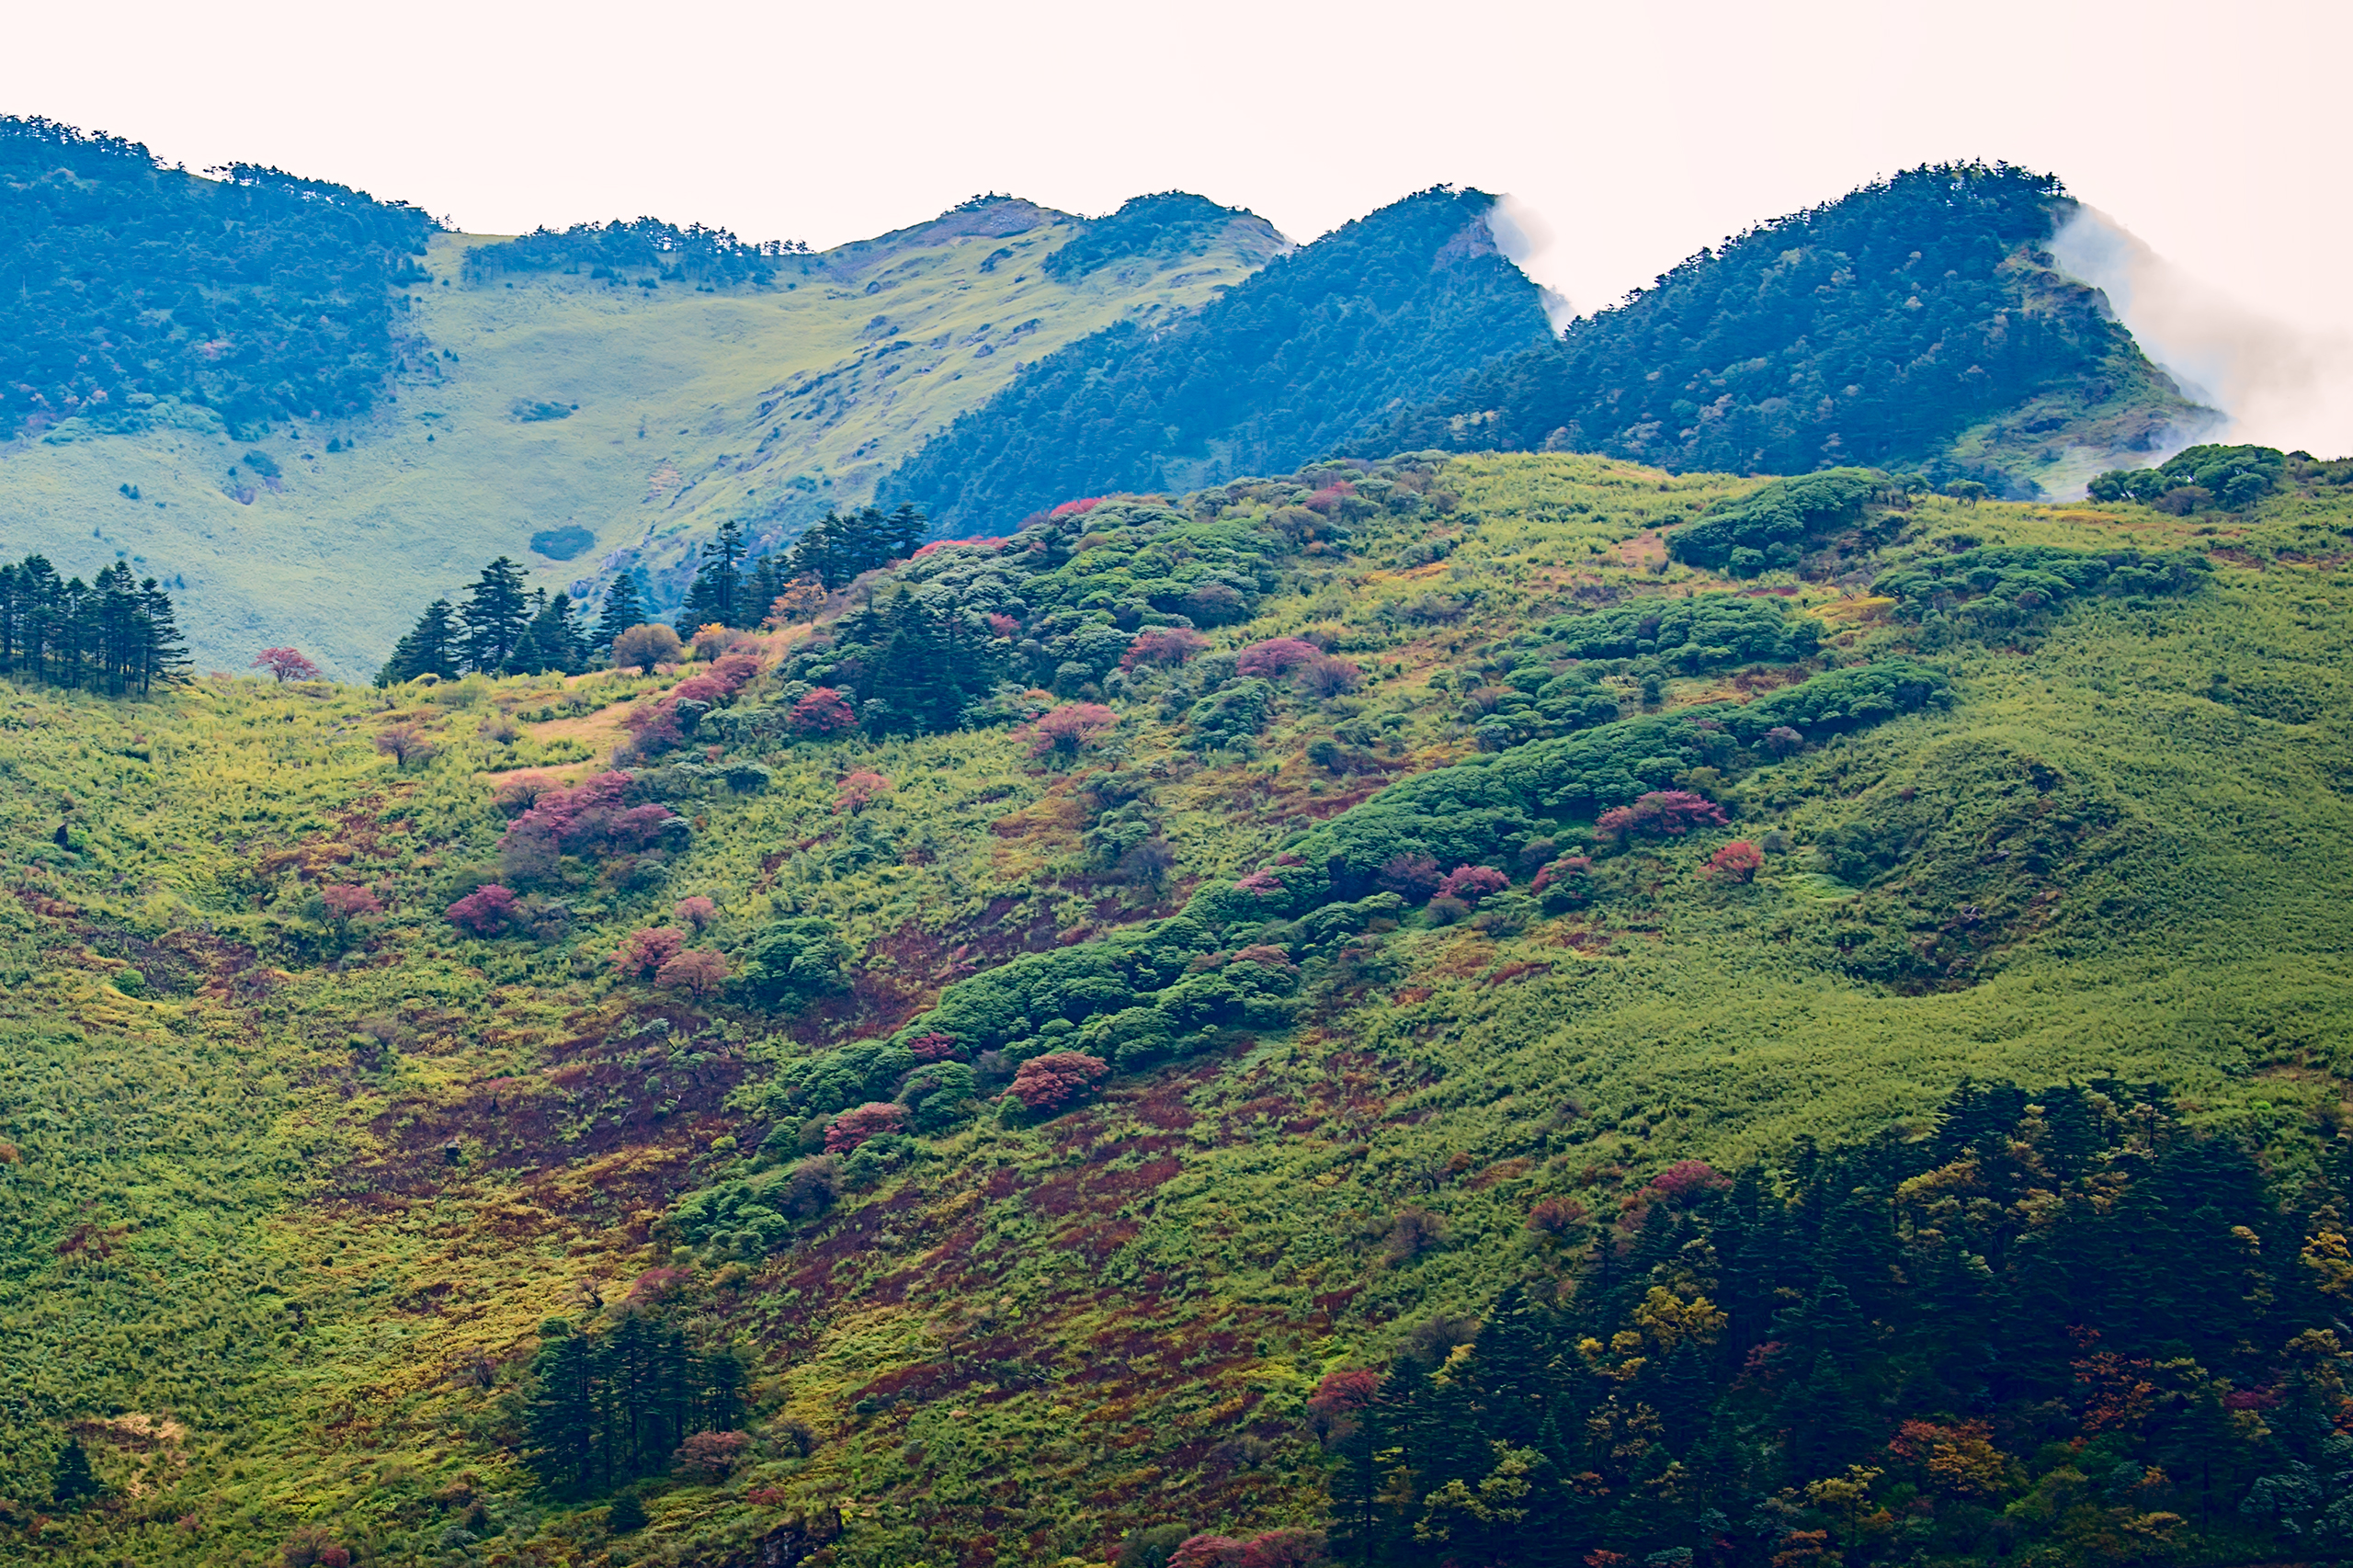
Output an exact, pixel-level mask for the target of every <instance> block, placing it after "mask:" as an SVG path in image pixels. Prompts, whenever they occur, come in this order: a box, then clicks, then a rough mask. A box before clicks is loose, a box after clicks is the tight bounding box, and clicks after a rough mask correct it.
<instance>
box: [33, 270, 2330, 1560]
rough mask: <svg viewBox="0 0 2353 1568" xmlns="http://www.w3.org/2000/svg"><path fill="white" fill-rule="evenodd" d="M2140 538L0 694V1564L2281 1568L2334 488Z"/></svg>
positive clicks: (1962, 514) (1323, 480) (1611, 517)
mask: <svg viewBox="0 0 2353 1568" xmlns="http://www.w3.org/2000/svg"><path fill="white" fill-rule="evenodd" d="M458 243H459V242H455V241H451V242H447V243H446V244H445V248H444V250H443V251H442V252H441V253H440V254H438V255H437V256H436V258H435V262H434V265H435V266H436V267H437V269H440V268H443V267H447V266H449V250H450V249H453V248H454V247H455V245H456V244H458ZM961 243H965V244H977V243H978V242H961ZM926 254H928V253H926V252H923V251H921V250H918V251H916V252H915V253H914V255H915V260H916V261H917V262H918V263H920V262H921V261H922V260H923V258H924V257H925V256H926ZM960 254H961V253H960ZM813 287H814V286H813V285H812V286H810V288H811V289H813ZM436 290H437V295H438V285H437V286H436ZM801 291H809V290H801ZM979 291H980V290H979V289H978V287H977V286H976V287H975V290H973V292H975V293H978V292H979ZM448 292H449V296H450V300H449V306H448V307H447V308H455V307H456V306H457V304H458V302H459V301H472V303H470V304H469V305H468V306H467V308H469V309H476V310H482V311H484V312H492V313H490V314H486V315H485V317H484V318H483V319H484V320H485V321H488V322H491V323H492V324H496V318H495V315H494V312H495V309H496V307H497V306H498V304H499V300H500V298H502V297H504V295H505V290H504V288H503V287H502V288H500V289H499V290H496V291H495V293H494V294H493V295H488V296H485V295H478V294H467V293H464V292H461V291H460V290H457V289H454V288H453V289H451V290H449V291H448ZM521 292H523V290H522V289H520V288H518V290H517V293H518V294H519V293H521ZM705 298H706V300H708V297H705ZM566 303H567V304H569V305H570V306H571V307H572V308H576V309H579V310H582V311H584V312H585V311H586V310H588V309H589V307H590V305H591V304H595V305H597V308H600V309H606V310H608V311H609V312H611V313H610V315H609V317H608V318H607V319H608V320H609V321H610V322H611V323H612V324H615V325H616V326H621V325H627V324H632V323H638V322H642V320H644V319H645V317H646V316H648V315H651V314H652V313H653V312H655V311H657V310H659V309H664V308H667V306H666V304H663V303H641V302H637V301H631V304H630V305H629V306H628V307H627V308H626V309H624V308H623V307H621V306H620V305H619V304H607V303H605V302H604V301H598V300H597V299H596V297H595V296H593V295H588V296H586V297H585V298H579V297H567V300H566ZM679 303H680V304H681V305H683V304H685V303H686V301H679ZM764 303H766V304H767V306H768V308H775V307H774V302H773V301H765V302H764ZM420 308H428V309H440V308H445V307H444V306H443V304H442V301H440V300H439V299H438V297H437V299H436V301H435V302H434V305H433V306H431V307H420ZM632 312H642V313H632ZM483 335H484V337H485V339H487V338H489V337H491V336H493V334H492V333H491V332H490V331H489V330H488V328H487V327H485V329H484V333H483ZM460 353H461V360H460V364H459V365H458V366H457V367H455V368H454V369H453V370H452V375H453V377H454V376H455V374H456V371H457V370H461V369H465V368H466V366H465V364H464V361H463V359H462V354H463V351H462V350H461V351H460ZM417 385H418V383H416V382H414V381H412V382H410V383H407V384H404V387H403V389H402V392H401V400H402V401H401V405H400V406H401V407H402V408H403V409H404V410H406V409H409V408H411V407H413V406H415V405H416V404H417V403H419V402H420V401H421V398H420V393H419V392H418V390H417ZM562 392H563V388H561V387H556V388H553V389H551V393H550V401H553V398H554V396H556V395H560V394H561V393H562ZM582 402H583V408H582V410H581V412H580V414H579V415H576V416H575V418H576V419H579V420H584V421H585V420H586V419H588V418H589V417H590V415H591V412H592V411H591V408H590V406H589V404H588V402H587V400H586V399H585V398H584V399H583V400H582ZM560 423H563V424H565V425H569V424H571V423H573V421H569V420H567V421H563V422H560ZM623 434H624V449H625V450H631V449H633V443H634V441H635V437H634V435H633V433H630V432H626V431H625V432H624V433H623ZM651 438H652V437H649V440H651ZM464 439H465V436H464V426H462V425H461V426H460V437H458V438H456V439H453V440H451V442H450V444H451V445H452V446H453V447H456V448H459V449H461V450H462V449H463V447H464ZM438 445H439V443H438V442H437V443H436V446H437V448H438ZM52 450H54V449H52ZM68 450H70V449H68ZM358 455H360V456H361V457H367V456H368V455H369V449H368V447H367V445H366V443H364V442H363V444H362V447H361V449H360V453H359V454H358ZM437 455H438V454H437ZM2274 459H2276V460H2274ZM322 460H324V459H322ZM11 461H12V462H13V461H15V460H13V459H12V460H11ZM2200 462H2201V463H2202V465H2203V466H2197V467H2195V468H2194V470H2193V468H2192V467H2189V466H2185V468H2184V470H2183V474H2184V476H2185V480H2184V483H2179V484H2176V485H2174V486H2173V487H2172V488H2170V489H2168V490H2166V491H2165V493H2164V494H2162V495H2160V496H2158V497H2157V499H2158V501H2159V502H2160V503H2161V505H2158V506H2145V505H2143V504H2141V503H2139V502H2135V501H2131V500H2124V499H2120V500H2117V501H2113V502H2109V503H2102V504H2091V505H2083V506H2064V507H2053V506H2031V505H2022V504H2006V503H2000V502H1987V503H1984V504H1982V505H1966V504H1963V503H1962V502H1960V501H1955V500H1951V499H1948V498H1944V497H1941V496H1937V495H1934V494H1922V493H1921V492H1920V491H1919V490H1918V489H1917V488H1916V487H1907V485H1906V484H1905V483H1904V481H1903V480H1902V478H1901V477H1900V476H1892V475H1890V474H1888V473H1886V472H1881V471H1871V470H1847V471H1840V472H1836V473H1832V474H1824V475H1818V476H1812V477H1810V478H1807V479H1804V480H1798V481H1782V480H1774V481H1766V480H1758V479H1755V478H1733V477H1729V476H1726V475H1722V474H1713V473H1706V472H1694V473H1688V474H1682V475H1673V474H1669V473H1667V472H1664V471H1662V470H1659V469H1654V468H1648V467H1643V466H1640V465H1637V464H1634V463H1631V462H1628V461H1625V460H1617V459H1610V458H1605V457H1576V456H1568V455H1562V454H1524V453H1523V454H1500V455H1499V454H1473V455H1467V456H1448V455H1446V454H1444V453H1438V452H1425V453H1421V454H1418V455H1408V456H1405V457H1400V458H1391V459H1384V460H1380V461H1378V462H1371V461H1366V462H1358V463H1352V464H1350V463H1336V464H1327V465H1320V466H1316V467H1313V468H1311V469H1308V470H1304V471H1302V472H1297V473H1292V474H1285V475H1280V476H1276V477H1273V478H1267V479H1256V480H1245V481H1237V482H1235V483H1231V484H1226V485H1222V486H1219V487H1216V488H1213V489H1210V490H1206V491H1201V492H1198V493H1195V494H1188V495H1185V496H1182V497H1175V498H1163V497H1156V496H1143V497H1122V498H1118V499H1114V500H1110V501H1106V502H1103V503H1100V504H1099V505H1096V506H1091V507H1071V508H1065V509H1063V511H1062V512H1061V513H1060V515H1058V516H1055V517H1049V518H1046V519H1041V520H1039V521H1037V522H1035V523H1033V524H1032V525H1030V526H1029V528H1025V529H1024V530H1022V532H1021V533H1019V534H1018V535H1017V536H1016V537H1015V538H1013V539H1012V540H1009V541H1004V542H995V541H991V542H976V543H968V544H957V543H950V544H946V545H937V546H933V547H931V548H930V549H928V550H927V551H925V552H924V553H923V554H921V555H920V556H918V557H917V558H916V559H915V560H913V561H911V562H907V563H904V564H903V565H901V566H899V567H897V568H895V569H894V570H893V572H892V574H889V575H888V576H886V577H885V578H884V579H882V580H881V582H880V583H879V584H878V585H876V589H875V592H874V593H873V594H872V595H871V596H870V597H865V596H861V597H860V598H859V599H858V601H857V602H856V603H855V604H852V605H847V606H842V607H839V608H837V610H835V611H829V612H827V613H826V614H825V615H824V616H822V617H821V618H820V619H819V620H818V622H817V623H816V624H815V625H814V626H813V627H811V628H806V629H797V630H795V631H791V632H789V633H777V634H773V635H770V636H767V637H765V638H756V639H749V640H746V641H745V642H742V643H741V644H739V645H738V646H737V647H735V648H733V649H732V650H729V651H727V652H726V653H724V654H723V656H722V657H720V658H718V659H716V660H714V661H711V662H710V663H695V664H690V665H687V666H686V667H685V668H683V669H680V670H677V671H673V672H665V673H660V674H654V675H649V676H620V675H616V674H611V673H606V674H601V675H596V676H583V677H574V678H573V679H571V680H565V679H564V678H563V677H559V676H544V677H516V678H510V679H506V680H498V681H493V680H489V679H486V678H483V677H481V676H470V677H468V678H466V679H465V680H463V681H460V682H453V683H448V684H440V685H433V684H426V685H417V686H409V687H395V688H392V689H391V690H388V691H382V692H378V691H373V690H365V689H361V688H357V687H349V686H329V685H325V684H318V683H313V684H303V683H294V684H289V685H285V686H273V685H266V684H264V683H262V682H260V681H257V680H255V679H252V678H238V679H228V678H218V679H199V680H197V681H195V682H193V683H191V684H189V685H188V686H187V687H180V688H174V689H171V690H168V691H166V692H165V693H164V694H162V695H160V696H157V697H155V698H153V699H150V700H146V701H131V700H117V701H108V700H104V699H97V698H89V697H80V696H70V695H60V694H58V693H56V692H54V691H51V690H49V689H46V688H38V687H0V726H5V728H6V733H7V736H8V744H7V745H6V747H5V748H0V771H5V773H6V779H7V783H8V788H7V789H6V790H0V856H4V857H5V858H6V868H5V871H0V886H5V888H6V890H7V891H6V896H5V897H0V1339H5V1341H6V1343H5V1346H0V1412H5V1413H6V1414H5V1415H0V1498H6V1500H7V1501H6V1506H5V1507H0V1554H6V1555H15V1556H22V1557H24V1558H26V1559H28V1560H32V1559H35V1558H38V1560H40V1561H45V1562H61V1563H77V1564H78V1563H87V1564H99V1563H107V1564H112V1563H117V1562H122V1561H125V1560H129V1561H132V1562H141V1563H142V1564H169V1563H199V1562H200V1563H205V1564H220V1563H253V1564H260V1563H265V1562H301V1563H309V1564H320V1563H336V1562H382V1563H449V1564H455V1563H482V1564H490V1563H526V1562H529V1563H542V1564H555V1563H581V1564H585V1563H620V1562H676V1563H686V1562H703V1563H714V1564H735V1563H741V1564H746V1565H749V1564H755V1563H782V1562H795V1563H801V1562H807V1563H826V1564H845V1565H847V1564H859V1565H865V1564H872V1565H875V1568H882V1565H886V1564H890V1565H904V1564H912V1563H917V1562H926V1563H931V1564H935V1565H940V1564H949V1563H954V1564H959V1565H963V1564H972V1565H974V1568H979V1565H982V1564H998V1563H1004V1564H1013V1563H1039V1562H1043V1563H1054V1562H1077V1563H1087V1564H1092V1563H1104V1562H1115V1561H1116V1562H1123V1563H1126V1564H1130V1565H1131V1568H1133V1565H1137V1564H1155V1563H1164V1562H1170V1561H1172V1560H1173V1561H1175V1562H1177V1563H1178V1564H1180V1568H1192V1565H1195V1564H1202V1563H1223V1564H1238V1563H1244V1562H1251V1563H1298V1564H1305V1563H1307V1562H1316V1561H1324V1560H1327V1559H1331V1560H1337V1561H1341V1562H1396V1563H1411V1564H1416V1565H1421V1564H1427V1565H1429V1568H1437V1565H1438V1564H1440V1563H1443V1562H1463V1561H1487V1562H1553V1561H1559V1562H1572V1563H1575V1562H1582V1563H1586V1564H1587V1565H1588V1568H1616V1565H1619V1564H1630V1563H1632V1562H1648V1563H1657V1564H1661V1565H1663V1568H1664V1565H1679V1564H1691V1565H1694V1568H1696V1565H1697V1564H1698V1563H1699V1562H1710V1563H1722V1564H1739V1565H1747V1564H1756V1568H1766V1565H1768V1564H1773V1565H1778V1568H1800V1565H1810V1564H1814V1563H1824V1564H1828V1563H1831V1562H1841V1563H1847V1564H1854V1565H1857V1568H1860V1565H1862V1564H1866V1563H1873V1564H1875V1563H1882V1562H1883V1563H1891V1564H1893V1563H1909V1562H1991V1561H1995V1560H1997V1559H2006V1560H2017V1561H2022V1562H2052V1563H2076V1562H2152V1561H2159V1560H2163V1561H2166V1562H2190V1563H2213V1564H2218V1565H2219V1564H2224V1563H2239V1562H2290V1561H2319V1560H2323V1559H2326V1558H2333V1557H2336V1556H2339V1555H2341V1551H2340V1543H2341V1541H2342V1540H2343V1539H2344V1532H2343V1526H2342V1523H2341V1520H2342V1518H2343V1517H2344V1516H2345V1515H2346V1514H2347V1511H2348V1510H2353V1504H2348V1502H2347V1482H2346V1480H2345V1466H2344V1464H2343V1462H2342V1459H2341V1456H2342V1454H2343V1452H2344V1451H2345V1446H2346V1444H2347V1437H2345V1436H2344V1435H2343V1434H2344V1432H2345V1431H2346V1430H2347V1427H2348V1426H2353V1404H2348V1402H2347V1394H2346V1391H2345V1378H2346V1375H2347V1370H2348V1367H2347V1346H2346V1345H2345V1342H2344V1340H2343V1339H2342V1337H2341V1335H2342V1333H2343V1331H2342V1330H2341V1329H2340V1328H2339V1327H2337V1326H2336V1322H2337V1319H2338V1318H2339V1317H2341V1316H2342V1313H2343V1312H2344V1300H2345V1297H2346V1296H2347V1293H2348V1291H2353V1262H2348V1261H2347V1258H2348V1256H2353V1255H2348V1252H2347V1241H2346V1239H2345V1238H2346V1234H2347V1233H2346V1230H2345V1216H2346V1215H2347V1212H2348V1209H2349V1208H2353V1165H2348V1151H2353V1101H2348V1096H2347V1089H2348V1081H2347V1076H2348V1074H2353V1063H2348V1062H2347V1061H2346V1060H2344V1055H2345V1046H2344V1042H2345V1037H2346V1017H2347V1014H2346V1008H2345V1004H2344V996H2345V987H2346V983H2347V978H2348V977H2347V974H2346V972H2345V971H2346V960H2345V955H2344V951H2343V943H2342V941H2341V940H2340V939H2339V938H2338V935H2337V928H2338V926H2339V925H2340V924H2341V921H2340V919H2339V916H2338V911H2340V910H2341V909H2342V908H2343V907H2344V906H2345V903H2346V902H2347V898H2348V897H2353V885H2347V884H2348V872H2347V867H2348V866H2353V811H2348V809H2347V802H2346V800H2345V796H2344V792H2343V790H2342V789H2341V779H2342V778H2343V776H2344V775H2345V773H2346V771H2347V765H2348V761H2353V756H2348V736H2347V732H2346V727H2345V715H2346V713H2347V711H2348V710H2353V705H2348V700H2347V699H2348V697H2353V692H2348V690H2347V674H2346V670H2345V667H2344V661H2343V657H2342V650H2343V648H2344V646H2345V644H2346V640H2347V631H2348V627H2347V619H2348V615H2353V584H2348V582H2347V577H2346V574H2345V570H2344V563H2345V560H2346V555H2347V551H2346V544H2345V541H2346V540H2347V538H2348V537H2353V497H2348V495H2347V489H2346V481H2347V476H2348V473H2353V467H2348V465H2347V464H2345V463H2342V462H2338V463H2317V462H2313V461H2312V460H2308V459H2306V458H2305V457H2304V456H2302V454H2292V455H2279V454H2271V455H2269V456H2268V457H2267V456H2259V455H2250V454H2248V453H2245V452H2242V453H2241V454H2239V455H2238V456H2237V457H2230V456H2229V455H2228V454H2221V455H2216V456H2214V457H2213V459H2212V460H2211V461H2208V460H2200ZM2209 469H2212V470H2214V471H2215V472H2216V473H2217V474H2218V475H2220V474H2222V471H2224V470H2227V471H2228V473H2227V477H2222V478H2218V479H2217V482H2216V483H2214V484H2204V483H2189V481H2193V480H2198V479H2199V478H2200V476H2202V475H2204V474H2206V472H2208V470H2209ZM2250 473H2252V474H2256V475H2257V476H2258V477H2259V479H2260V481H2261V483H2253V482H2242V480H2241V478H2240V476H2242V475H2245V474H2250ZM741 477H743V478H744V479H745V480H746V481H749V480H750V479H751V478H752V477H753V476H751V475H745V476H741ZM2191 491H2195V492H2196V494H2186V493H2188V492H2191ZM1738 551H1750V552H1753V558H1751V557H1750V556H1742V555H1739V554H1738V553H1737V552H1738ZM1717 561H1721V562H1722V567H1719V566H1718V565H1715V564H1710V563H1708V562H1717ZM1725 568H1736V571H1737V574H1733V571H1730V570H1726V569H1725ZM191 597H194V596H191ZM943 648H945V649H949V650H952V651H953V657H952V658H949V659H945V660H943V659H942V658H940V657H938V656H937V654H938V650H941V649H943ZM926 651H928V652H926ZM689 681H692V682H696V683H699V684H696V685H693V686H686V685H685V683H686V682H689ZM878 696H879V697H881V698H882V702H883V705H882V706H881V707H879V708H877V707H869V706H866V704H867V703H869V702H870V701H872V700H873V699H874V698H875V697H878ZM616 747H626V748H627V749H626V752H625V753H624V759H625V761H626V764H627V766H626V767H625V768H624V769H623V770H622V771H621V773H620V775H616V774H614V773H611V772H608V768H609V767H610V766H611V765H610V761H609V759H610V758H611V757H612V756H613V755H614V751H615V748H616ZM387 748H390V749H387ZM393 751H404V752H406V753H407V754H408V755H407V756H406V758H405V760H404V761H395V760H394V758H393V756H392V752H393ZM83 1460H85V1461H86V1464H87V1474H86V1476H85V1473H84V1471H83V1469H82V1468H81V1464H80V1462H78V1461H83ZM91 1488H96V1489H97V1490H95V1491H92V1490H90V1489H91ZM1179 1543H1183V1545H1182V1547H1181V1550H1180V1549H1179Z"/></svg>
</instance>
